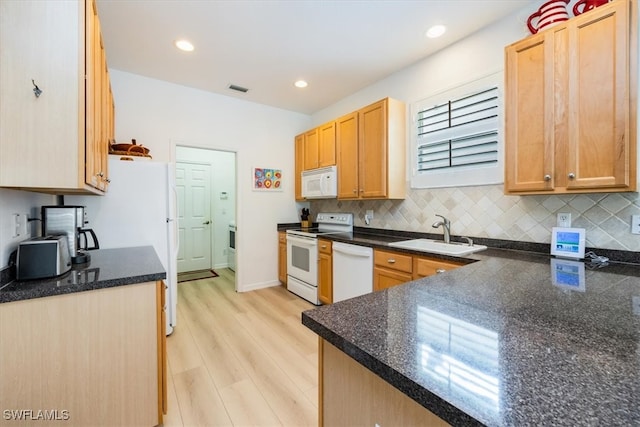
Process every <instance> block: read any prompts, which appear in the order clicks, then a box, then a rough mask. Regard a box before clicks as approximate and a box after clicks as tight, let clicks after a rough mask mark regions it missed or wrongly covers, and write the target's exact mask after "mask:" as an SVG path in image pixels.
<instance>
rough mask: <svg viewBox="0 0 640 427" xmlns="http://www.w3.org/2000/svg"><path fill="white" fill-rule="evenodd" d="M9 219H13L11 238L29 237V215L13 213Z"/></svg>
mask: <svg viewBox="0 0 640 427" xmlns="http://www.w3.org/2000/svg"><path fill="white" fill-rule="evenodd" d="M11 217H12V218H13V222H12V230H13V232H12V235H11V238H12V239H15V238H18V237H22V238H23V239H24V238H27V237H30V236H31V233H30V232H29V221H28V218H29V215H28V214H26V213H21V214H19V213H14V214H12V215H11Z"/></svg>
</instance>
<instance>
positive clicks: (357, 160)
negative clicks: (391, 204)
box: [295, 98, 406, 200]
mask: <svg viewBox="0 0 640 427" xmlns="http://www.w3.org/2000/svg"><path fill="white" fill-rule="evenodd" d="M405 110H406V107H405V104H404V103H402V102H400V101H397V100H395V99H391V98H385V99H383V100H380V101H378V102H375V103H373V104H371V105H369V106H367V107H364V108H362V109H360V110H358V111H354V112H352V113H350V114H347V115H345V116H342V117H340V118H339V119H337V120H335V121H332V122H329V123H326V124H324V125H322V126H319V127H317V128H315V129H312V130H310V131H308V132H306V133H304V134H301V135H298V136H296V139H295V145H296V184H297V181H298V179H299V178H298V176H299V172H298V168H299V167H300V169H301V170H308V169H315V168H318V167H325V166H332V165H337V170H338V199H404V197H405V192H406V189H405V187H406V173H405V170H406V166H405V164H406V158H405V156H406V152H405V145H406V141H405V139H406V133H405V128H406V124H405V115H406V112H405ZM302 140H303V141H302ZM301 141H302V142H301ZM298 147H303V148H302V149H300V148H298ZM302 152H303V154H300V153H302ZM299 165H300V166H299ZM296 200H302V197H301V196H300V195H299V193H298V192H297V187H296Z"/></svg>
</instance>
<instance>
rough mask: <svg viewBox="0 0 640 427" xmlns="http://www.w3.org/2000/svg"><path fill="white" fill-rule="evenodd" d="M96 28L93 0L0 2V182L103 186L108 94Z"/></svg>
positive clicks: (30, 186) (85, 188) (97, 189)
mask: <svg viewBox="0 0 640 427" xmlns="http://www.w3.org/2000/svg"><path fill="white" fill-rule="evenodd" d="M85 26H86V29H85ZM99 31H100V30H99V22H98V18H97V15H96V14H95V4H94V1H93V0H86V1H78V2H75V1H74V2H57V1H55V2H48V1H47V2H42V1H27V0H25V1H2V2H0V87H2V96H1V97H0V186H3V187H14V188H22V189H27V190H34V191H42V192H49V193H59V194H67V193H97V194H101V193H102V192H103V191H104V190H105V189H106V186H107V183H108V177H107V171H106V162H107V149H108V146H107V144H108V138H109V137H113V98H112V95H111V92H110V89H109V84H108V73H107V71H106V60H105V56H104V49H98V46H100V43H101V41H100V37H99ZM85 67H86V70H85ZM85 74H86V80H85ZM32 80H33V82H32ZM34 85H37V86H38V88H39V89H41V90H42V92H41V94H40V95H39V96H38V97H36V94H35V93H34V90H33V89H35V86H34ZM85 109H86V114H85ZM96 122H98V124H96ZM85 132H86V135H85ZM85 166H86V167H85Z"/></svg>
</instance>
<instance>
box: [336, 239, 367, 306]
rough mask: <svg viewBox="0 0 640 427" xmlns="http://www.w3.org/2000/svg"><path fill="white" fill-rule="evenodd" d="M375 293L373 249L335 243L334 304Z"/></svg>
mask: <svg viewBox="0 0 640 427" xmlns="http://www.w3.org/2000/svg"><path fill="white" fill-rule="evenodd" d="M370 292H373V249H371V248H368V247H365V246H357V245H349V244H346V243H340V242H334V243H333V302H338V301H342V300H345V299H349V298H353V297H357V296H359V295H364V294H368V293H370Z"/></svg>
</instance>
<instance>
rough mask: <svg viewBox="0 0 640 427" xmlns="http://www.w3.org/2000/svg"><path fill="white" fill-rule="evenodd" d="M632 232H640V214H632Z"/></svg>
mask: <svg viewBox="0 0 640 427" xmlns="http://www.w3.org/2000/svg"><path fill="white" fill-rule="evenodd" d="M631 234H640V215H631Z"/></svg>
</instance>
